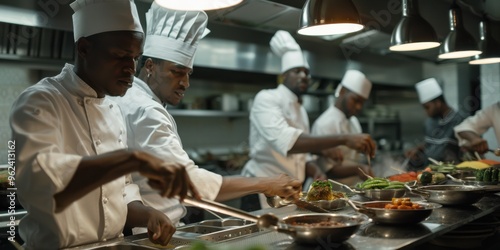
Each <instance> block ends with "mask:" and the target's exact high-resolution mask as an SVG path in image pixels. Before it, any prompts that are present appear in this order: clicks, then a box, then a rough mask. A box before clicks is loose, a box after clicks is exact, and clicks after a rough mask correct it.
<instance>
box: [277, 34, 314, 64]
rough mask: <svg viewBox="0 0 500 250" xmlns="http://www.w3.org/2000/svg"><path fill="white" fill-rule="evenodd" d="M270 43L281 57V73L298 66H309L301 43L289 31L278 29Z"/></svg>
mask: <svg viewBox="0 0 500 250" xmlns="http://www.w3.org/2000/svg"><path fill="white" fill-rule="evenodd" d="M270 45H271V50H272V51H273V52H274V54H276V55H277V56H280V57H281V73H284V72H285V71H287V70H289V69H292V68H297V67H305V68H309V64H308V63H307V61H306V59H305V58H304V55H303V54H302V50H301V49H300V46H299V44H297V42H295V39H293V37H292V35H290V33H288V32H287V31H284V30H278V31H276V34H274V36H273V38H272V39H271V42H270Z"/></svg>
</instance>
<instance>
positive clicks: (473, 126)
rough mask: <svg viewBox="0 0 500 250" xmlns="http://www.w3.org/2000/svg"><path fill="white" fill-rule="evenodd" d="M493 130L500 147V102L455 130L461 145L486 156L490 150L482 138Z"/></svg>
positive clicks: (483, 110) (478, 113)
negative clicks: (489, 130)
mask: <svg viewBox="0 0 500 250" xmlns="http://www.w3.org/2000/svg"><path fill="white" fill-rule="evenodd" d="M490 128H493V131H494V132H495V137H496V138H497V147H498V146H499V145H500V102H497V103H494V104H492V105H490V106H488V107H486V108H484V109H482V110H479V111H477V112H476V114H475V115H474V116H471V117H468V118H467V119H465V120H464V121H463V122H462V123H460V124H459V125H457V126H456V127H455V128H454V131H455V134H456V136H457V138H458V139H459V145H460V146H462V147H464V148H466V149H467V150H471V151H475V152H478V153H480V154H484V153H486V152H487V151H488V149H489V148H490V147H489V145H488V142H487V141H486V140H485V139H483V138H482V137H481V135H483V134H484V133H486V131H488V129H490Z"/></svg>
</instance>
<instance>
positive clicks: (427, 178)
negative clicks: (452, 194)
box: [417, 171, 446, 185]
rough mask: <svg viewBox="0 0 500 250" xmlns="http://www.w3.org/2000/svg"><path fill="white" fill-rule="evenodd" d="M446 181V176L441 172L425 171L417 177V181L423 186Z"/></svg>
mask: <svg viewBox="0 0 500 250" xmlns="http://www.w3.org/2000/svg"><path fill="white" fill-rule="evenodd" d="M445 180H446V176H445V175H444V174H443V173H439V172H434V173H433V172H429V171H423V172H422V173H420V174H419V175H418V176H417V181H418V182H419V183H421V184H422V185H429V184H437V183H440V182H442V181H445Z"/></svg>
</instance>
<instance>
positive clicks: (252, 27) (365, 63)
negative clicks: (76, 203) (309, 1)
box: [0, 0, 500, 86]
mask: <svg viewBox="0 0 500 250" xmlns="http://www.w3.org/2000/svg"><path fill="white" fill-rule="evenodd" d="M419 1H420V2H419V3H420V7H421V9H423V10H425V11H422V10H421V13H422V16H423V17H424V18H426V19H428V20H429V21H430V22H431V24H432V25H433V27H435V29H436V31H437V33H438V34H439V36H440V38H442V37H444V36H445V34H446V31H447V29H448V27H447V25H448V21H447V15H446V13H447V8H448V7H449V6H450V5H451V0H440V1H436V0H419ZM59 2H61V1H47V2H44V1H17V0H0V22H1V23H0V30H2V33H1V34H0V59H2V61H7V62H9V63H16V62H17V63H18V62H23V63H26V62H28V63H32V64H33V65H44V66H45V67H53V68H54V67H55V66H58V65H62V63H63V62H68V61H69V62H71V61H72V60H73V57H74V55H73V47H74V44H73V39H72V31H71V14H72V10H71V8H70V7H69V4H68V3H69V1H63V2H65V3H64V4H60V3H59ZM151 2H152V0H136V4H137V7H138V11H139V13H140V16H141V18H142V19H141V22H142V23H143V25H145V20H144V13H145V12H146V11H147V10H148V9H149V6H150V4H151ZM391 2H392V3H394V2H396V3H397V2H399V0H385V1H381V0H377V1H373V0H354V3H355V5H356V6H357V7H358V10H359V12H360V14H361V17H362V19H363V21H364V22H365V23H367V24H370V23H371V29H370V28H368V29H365V30H363V31H361V32H357V33H354V34H350V35H344V36H334V37H322V38H318V37H306V36H300V35H297V34H296V29H297V24H298V20H299V17H300V12H301V8H302V6H303V4H304V3H305V0H282V1H277V0H274V1H268V0H246V1H243V3H242V4H240V5H237V6H234V7H232V8H228V9H223V10H214V11H209V12H207V14H208V15H209V24H208V28H209V29H210V30H211V33H210V34H209V35H208V36H207V37H206V38H204V39H203V40H202V41H201V42H200V45H199V48H198V52H197V55H196V57H195V69H196V68H197V67H198V68H203V69H205V68H206V69H217V70H222V73H224V71H228V72H229V71H235V72H245V73H247V74H256V75H260V76H269V77H271V76H273V77H274V76H275V75H276V74H278V73H279V65H280V59H279V58H277V57H276V56H275V55H273V54H272V53H271V51H270V48H269V41H270V39H271V37H272V36H273V34H274V32H275V31H276V30H279V29H283V30H288V31H289V32H290V33H291V34H293V36H294V37H295V38H296V40H297V42H298V43H299V44H300V45H301V47H302V49H303V50H304V53H305V54H306V57H307V58H308V59H309V62H310V65H311V73H312V75H313V77H317V78H324V79H333V80H338V79H340V78H341V77H342V75H343V73H344V71H345V70H346V69H349V68H357V69H360V70H363V71H364V72H365V73H366V74H367V75H368V77H369V78H370V79H372V80H373V82H375V83H384V84H389V85H403V86H404V85H406V86H409V85H411V84H413V83H414V82H416V81H418V80H420V78H421V75H422V74H421V73H422V67H423V66H422V64H423V63H443V62H441V61H437V59H436V58H437V50H428V51H421V52H417V53H404V54H403V53H393V52H390V51H388V49H387V48H388V47H389V40H390V32H391V30H392V28H393V27H394V25H395V24H396V23H397V21H398V20H399V18H400V12H399V13H396V12H394V13H391V12H389V11H388V4H390V3H391ZM460 2H461V3H462V5H463V6H464V7H468V6H473V7H471V8H468V9H471V10H474V9H475V8H477V7H474V5H473V4H472V2H474V1H472V0H467V1H460ZM476 2H477V1H476ZM44 3H45V4H44ZM492 3H500V1H495V0H487V1H486V4H490V5H491V9H493V10H494V9H495V8H498V6H500V4H496V5H495V4H492ZM431 7H432V8H431ZM441 12H443V13H445V14H444V15H442V14H443V13H441ZM491 12H492V13H495V14H496V15H497V16H498V15H500V14H498V13H500V10H498V11H491ZM387 13H389V14H387ZM440 13H441V14H440ZM464 13H465V15H466V17H465V19H468V20H473V19H477V20H479V18H478V17H477V16H476V15H475V13H473V11H464ZM492 17H493V16H492ZM498 18H499V20H500V17H498ZM467 23H468V24H469V23H470V25H468V26H467V28H468V29H469V30H470V31H471V33H473V31H472V29H474V27H473V26H477V25H474V23H471V22H467ZM376 24H378V26H377V25H376ZM475 29H476V30H477V28H475ZM492 33H495V30H493V32H492ZM496 34H500V32H496ZM14 38H15V39H14ZM446 62H454V63H456V62H457V61H446ZM202 71H203V70H202ZM219 72H220V71H219Z"/></svg>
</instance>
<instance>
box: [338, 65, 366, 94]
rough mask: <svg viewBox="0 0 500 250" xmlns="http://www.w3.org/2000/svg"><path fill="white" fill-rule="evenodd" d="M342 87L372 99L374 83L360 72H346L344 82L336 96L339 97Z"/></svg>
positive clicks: (351, 70)
mask: <svg viewBox="0 0 500 250" xmlns="http://www.w3.org/2000/svg"><path fill="white" fill-rule="evenodd" d="M342 87H344V88H346V89H348V90H350V91H352V92H354V93H356V94H358V95H360V96H362V97H364V98H365V99H368V97H370V91H371V90H372V82H370V80H368V79H367V78H366V76H365V74H363V73H361V72H360V71H357V70H353V69H350V70H348V71H347V72H345V74H344V77H343V78H342V81H341V82H340V84H339V86H338V87H337V90H336V93H335V95H336V96H338V94H339V92H340V89H341V88H342Z"/></svg>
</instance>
